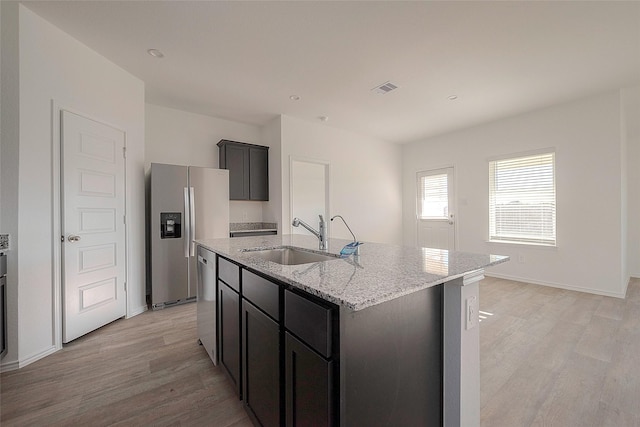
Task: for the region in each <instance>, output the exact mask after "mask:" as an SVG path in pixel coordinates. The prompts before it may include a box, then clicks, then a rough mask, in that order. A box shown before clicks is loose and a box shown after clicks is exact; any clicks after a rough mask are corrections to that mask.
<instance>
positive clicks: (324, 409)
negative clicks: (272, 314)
mask: <svg viewBox="0 0 640 427" xmlns="http://www.w3.org/2000/svg"><path fill="white" fill-rule="evenodd" d="M334 315H337V313H336V311H335V309H334V308H332V307H331V306H329V305H327V304H322V303H320V302H315V301H312V300H311V299H310V298H307V297H305V296H303V295H301V294H299V293H297V292H292V291H290V290H286V291H285V292H284V325H285V329H286V332H285V401H286V405H285V406H286V407H285V413H286V425H287V427H294V426H331V425H338V424H339V423H338V422H337V420H336V419H335V418H334V416H335V413H334V408H335V407H336V405H337V404H336V398H337V395H338V393H337V391H336V389H335V388H334V386H333V384H334V371H333V369H334V364H335V362H334V360H336V359H337V352H336V353H335V354H334V351H335V350H336V348H335V346H334V343H333V342H334V341H337V340H336V339H334V333H335V331H334V328H333V324H334Z"/></svg>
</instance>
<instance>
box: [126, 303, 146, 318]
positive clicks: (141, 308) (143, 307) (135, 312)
mask: <svg viewBox="0 0 640 427" xmlns="http://www.w3.org/2000/svg"><path fill="white" fill-rule="evenodd" d="M147 309H148V308H147V306H146V305H141V306H139V307H137V308H136V309H135V310H132V311H131V313H129V314H128V315H127V317H126V319H130V318H132V317H133V316H137V315H138V314H142V313H144V312H145V311H147Z"/></svg>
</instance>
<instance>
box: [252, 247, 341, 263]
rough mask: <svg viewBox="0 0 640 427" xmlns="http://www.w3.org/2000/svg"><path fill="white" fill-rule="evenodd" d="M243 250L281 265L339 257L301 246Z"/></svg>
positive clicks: (330, 259)
mask: <svg viewBox="0 0 640 427" xmlns="http://www.w3.org/2000/svg"><path fill="white" fill-rule="evenodd" d="M243 252H251V255H253V256H256V257H259V258H262V259H264V260H265V261H271V262H275V263H277V264H282V265H298V264H310V263H313V262H321V261H332V260H335V259H339V258H340V257H339V256H338V255H334V254H329V253H327V254H319V253H317V252H311V251H308V250H305V249H302V248H292V247H282V248H273V249H264V250H260V249H245V250H244V251H243Z"/></svg>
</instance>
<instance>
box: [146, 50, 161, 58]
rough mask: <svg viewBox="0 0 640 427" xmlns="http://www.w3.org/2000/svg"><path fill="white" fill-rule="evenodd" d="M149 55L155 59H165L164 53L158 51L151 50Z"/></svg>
mask: <svg viewBox="0 0 640 427" xmlns="http://www.w3.org/2000/svg"><path fill="white" fill-rule="evenodd" d="M147 53H148V54H149V55H151V56H153V57H154V58H164V53H162V52H160V51H159V50H158V49H149V50H147Z"/></svg>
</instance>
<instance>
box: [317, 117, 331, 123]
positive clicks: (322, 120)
mask: <svg viewBox="0 0 640 427" xmlns="http://www.w3.org/2000/svg"><path fill="white" fill-rule="evenodd" d="M318 120H320V121H321V122H326V121H327V120H329V117H327V116H320V117H318Z"/></svg>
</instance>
